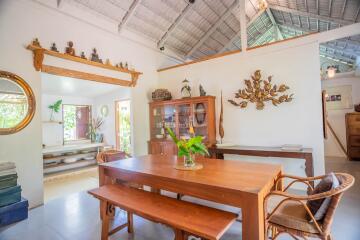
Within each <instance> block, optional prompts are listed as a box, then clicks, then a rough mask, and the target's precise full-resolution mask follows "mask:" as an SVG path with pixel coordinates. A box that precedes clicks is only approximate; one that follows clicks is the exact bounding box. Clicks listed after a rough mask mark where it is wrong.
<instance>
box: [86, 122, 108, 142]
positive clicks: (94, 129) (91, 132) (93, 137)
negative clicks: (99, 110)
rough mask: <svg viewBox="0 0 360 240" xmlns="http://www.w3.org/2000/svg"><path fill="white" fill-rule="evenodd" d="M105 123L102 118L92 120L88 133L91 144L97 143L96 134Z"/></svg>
mask: <svg viewBox="0 0 360 240" xmlns="http://www.w3.org/2000/svg"><path fill="white" fill-rule="evenodd" d="M103 123H104V120H103V119H102V118H101V117H98V118H96V119H95V118H93V119H92V122H91V123H90V124H89V133H88V135H89V136H90V139H91V142H96V134H97V132H98V130H99V129H100V127H101V125H102V124H103Z"/></svg>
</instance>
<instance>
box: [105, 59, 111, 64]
mask: <svg viewBox="0 0 360 240" xmlns="http://www.w3.org/2000/svg"><path fill="white" fill-rule="evenodd" d="M105 64H106V65H109V66H111V62H110V60H109V59H108V58H107V59H106V61H105Z"/></svg>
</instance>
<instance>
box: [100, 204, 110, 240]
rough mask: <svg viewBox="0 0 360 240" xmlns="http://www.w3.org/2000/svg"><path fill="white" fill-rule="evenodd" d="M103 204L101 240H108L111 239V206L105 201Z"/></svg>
mask: <svg viewBox="0 0 360 240" xmlns="http://www.w3.org/2000/svg"><path fill="white" fill-rule="evenodd" d="M102 203H103V204H101V213H102V224H101V240H108V238H109V214H108V208H109V206H108V205H109V204H108V203H107V202H105V201H102Z"/></svg>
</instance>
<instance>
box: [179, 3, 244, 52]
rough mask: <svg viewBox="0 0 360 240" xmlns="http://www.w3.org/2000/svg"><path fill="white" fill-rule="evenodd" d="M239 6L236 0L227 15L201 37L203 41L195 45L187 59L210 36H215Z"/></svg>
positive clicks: (226, 12)
mask: <svg viewBox="0 0 360 240" xmlns="http://www.w3.org/2000/svg"><path fill="white" fill-rule="evenodd" d="M238 5H239V0H235V1H234V3H233V4H232V5H231V6H230V7H229V8H228V9H227V10H226V11H225V13H224V14H223V15H222V16H221V17H220V18H219V19H218V21H217V22H216V23H215V24H214V25H213V26H212V27H211V28H210V29H209V30H208V31H207V32H206V33H205V34H204V35H203V36H202V37H201V39H200V40H199V41H198V42H197V43H196V44H195V46H194V47H192V49H191V50H190V51H189V52H188V53H187V54H186V57H187V58H188V57H190V56H191V55H192V54H193V53H194V52H195V51H196V50H197V49H198V48H199V47H200V46H201V45H202V44H203V43H204V42H205V41H206V40H207V39H208V38H209V37H210V36H211V34H213V33H214V32H215V31H216V29H217V28H218V27H219V26H220V24H221V23H222V22H223V21H224V20H225V19H226V18H227V17H229V16H230V14H231V13H232V10H234V9H235V8H236V7H237V6H238Z"/></svg>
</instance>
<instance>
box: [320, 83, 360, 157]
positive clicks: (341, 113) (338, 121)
mask: <svg viewBox="0 0 360 240" xmlns="http://www.w3.org/2000/svg"><path fill="white" fill-rule="evenodd" d="M341 85H351V86H352V102H353V104H359V103H360V77H344V78H337V79H333V80H324V81H322V87H323V88H326V87H334V86H341ZM349 112H354V108H352V109H341V110H328V121H329V122H330V124H331V126H332V127H333V129H334V131H335V133H336V134H337V136H338V137H339V138H340V141H341V142H342V143H343V145H344V146H345V148H346V127H345V114H346V113H349ZM328 136H329V137H328V139H327V140H325V156H335V157H345V154H344V153H343V152H342V151H341V148H340V146H339V144H338V143H337V142H336V141H335V138H334V136H333V135H332V134H331V132H330V131H328Z"/></svg>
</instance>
